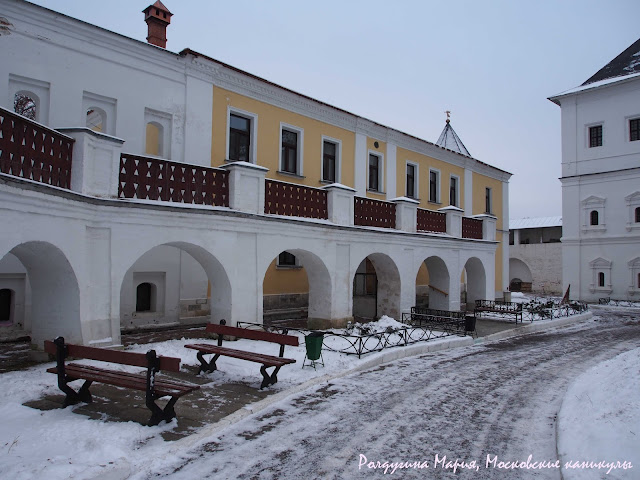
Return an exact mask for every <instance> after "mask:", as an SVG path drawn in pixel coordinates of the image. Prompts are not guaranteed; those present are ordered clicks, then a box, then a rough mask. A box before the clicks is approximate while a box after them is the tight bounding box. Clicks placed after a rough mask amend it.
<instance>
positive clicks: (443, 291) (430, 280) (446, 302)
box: [416, 256, 451, 310]
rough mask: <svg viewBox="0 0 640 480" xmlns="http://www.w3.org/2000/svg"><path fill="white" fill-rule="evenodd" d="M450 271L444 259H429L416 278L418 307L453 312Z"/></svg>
mask: <svg viewBox="0 0 640 480" xmlns="http://www.w3.org/2000/svg"><path fill="white" fill-rule="evenodd" d="M450 281H451V279H450V276H449V269H448V268H447V265H446V263H445V262H444V260H442V258H440V257H437V256H431V257H428V258H427V259H426V260H425V261H424V262H422V264H421V265H420V269H419V270H418V275H417V276H416V305H418V306H424V307H429V308H432V309H436V310H451V308H450V302H451V298H450V296H449V290H450V289H451V284H450Z"/></svg>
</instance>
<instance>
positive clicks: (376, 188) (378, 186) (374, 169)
mask: <svg viewBox="0 0 640 480" xmlns="http://www.w3.org/2000/svg"><path fill="white" fill-rule="evenodd" d="M383 169H384V165H383V158H382V155H381V154H379V153H375V152H371V151H369V171H368V186H369V190H371V191H372V192H379V193H381V192H382V190H383V187H382V186H383V176H382V172H383Z"/></svg>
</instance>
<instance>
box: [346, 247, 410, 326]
mask: <svg viewBox="0 0 640 480" xmlns="http://www.w3.org/2000/svg"><path fill="white" fill-rule="evenodd" d="M367 259H368V260H369V261H370V262H371V264H372V265H373V268H374V269H375V273H376V279H377V288H376V318H380V317H381V316H382V315H387V316H389V317H392V318H395V319H396V320H398V321H400V320H401V319H402V313H401V312H402V310H401V290H402V284H401V277H400V270H399V269H398V266H397V264H396V262H395V261H394V260H393V259H392V258H391V257H390V256H389V255H387V254H385V253H380V252H375V253H370V254H369V255H367V256H366V257H364V258H362V260H361V261H360V262H359V263H358V264H356V265H355V269H354V270H353V271H352V275H351V279H352V283H353V281H355V276H356V273H357V271H358V268H362V267H361V265H362V263H363V262H365V261H366V260H367ZM352 298H353V296H352ZM352 314H353V304H352Z"/></svg>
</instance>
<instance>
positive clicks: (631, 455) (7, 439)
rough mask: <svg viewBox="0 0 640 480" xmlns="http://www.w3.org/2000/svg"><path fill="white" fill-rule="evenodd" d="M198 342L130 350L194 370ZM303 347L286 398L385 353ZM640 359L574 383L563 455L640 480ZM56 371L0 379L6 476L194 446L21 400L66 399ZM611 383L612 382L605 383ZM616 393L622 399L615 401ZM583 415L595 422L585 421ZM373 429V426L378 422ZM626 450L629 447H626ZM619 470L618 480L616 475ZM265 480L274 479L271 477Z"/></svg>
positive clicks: (124, 466)
mask: <svg viewBox="0 0 640 480" xmlns="http://www.w3.org/2000/svg"><path fill="white" fill-rule="evenodd" d="M636 312H637V311H636ZM631 315H632V316H635V318H636V319H637V318H638V316H639V314H638V313H632V314H631ZM579 328H583V327H579ZM584 328H586V327H584ZM449 341H451V339H448V338H444V339H438V340H434V341H432V342H429V343H436V342H440V343H443V342H449ZM193 342H194V340H193V339H189V340H185V339H182V340H171V341H167V342H161V343H158V344H145V345H135V346H132V347H130V350H131V351H138V352H145V351H147V350H148V349H150V348H155V349H156V350H157V351H158V353H159V354H161V355H166V356H177V357H180V358H181V359H182V362H183V364H187V365H196V364H197V360H196V358H195V352H193V351H190V350H188V349H185V348H184V345H185V344H187V343H193ZM240 342H242V343H240ZM260 344H261V342H250V341H243V340H240V341H239V343H238V344H236V345H237V348H242V349H245V348H246V349H250V348H258V349H259V350H260V351H265V350H264V347H262V346H261V345H260ZM301 344H302V346H301V347H298V348H289V347H288V348H287V350H286V352H285V353H286V356H291V357H292V358H295V359H296V360H298V363H296V364H295V365H293V366H291V368H283V369H282V370H281V372H280V374H279V375H278V379H279V382H278V384H276V385H275V386H274V387H275V388H276V389H278V390H280V391H281V392H286V390H288V389H291V388H294V387H296V386H298V385H300V384H302V383H304V382H307V381H309V380H310V379H311V378H312V377H324V376H332V375H335V374H339V373H344V372H345V371H348V370H355V369H358V368H359V367H361V366H362V365H364V364H365V363H369V362H371V361H372V359H375V358H376V357H382V356H383V355H385V352H380V353H373V354H369V355H366V356H365V357H363V358H362V359H358V358H357V357H356V356H353V355H352V356H347V355H343V354H337V353H333V352H326V351H323V356H324V360H325V364H326V367H325V368H322V367H320V368H318V370H314V369H312V368H305V369H304V370H303V369H301V368H300V366H301V365H302V359H303V358H304V346H303V345H304V342H303V341H301ZM267 347H268V345H267ZM266 353H269V351H267V352H266ZM270 353H274V352H270ZM639 354H640V349H639V350H634V351H631V352H629V353H627V354H623V355H620V356H618V357H616V358H615V359H612V360H610V361H609V362H606V363H605V364H603V365H601V366H600V367H599V368H594V369H591V370H589V371H587V372H586V373H584V374H583V375H581V376H580V377H579V378H578V379H576V382H575V384H574V385H573V386H572V387H571V388H570V390H569V394H568V395H567V397H565V400H564V403H563V407H562V411H561V412H560V424H559V428H558V432H559V434H560V441H559V452H560V454H561V458H563V457H566V458H571V459H573V460H576V459H584V460H594V461H598V460H600V459H606V460H611V459H614V458H615V459H620V460H621V461H627V462H631V463H632V464H633V466H634V468H633V469H632V470H622V469H620V470H616V471H615V472H612V473H611V474H610V476H611V478H638V476H637V473H638V468H640V467H639V466H637V465H638V464H639V463H640V458H638V451H640V449H639V448H638V445H640V442H638V440H637V439H638V435H640V431H638V430H640V428H637V427H638V426H640V406H639V404H638V402H637V394H638V391H639V390H640V389H639V388H638V379H639V378H640V361H639V360H638V356H639ZM49 366H50V365H39V366H36V367H33V368H30V369H27V370H22V371H16V372H9V373H5V374H2V375H0V419H2V420H1V421H2V428H1V429H0V451H1V452H2V455H0V478H3V479H4V478H8V479H32V478H48V479H53V480H55V479H66V478H74V479H90V478H105V479H108V478H127V477H128V476H129V475H133V474H136V472H138V476H139V475H140V473H141V472H139V470H138V466H140V467H141V466H142V465H145V466H146V468H147V469H148V468H149V466H150V465H154V464H156V463H157V464H163V463H167V462H168V461H169V460H171V459H172V458H178V457H180V455H181V454H182V453H181V451H179V448H184V447H178V444H180V445H181V446H189V445H190V444H189V442H188V441H186V442H185V441H180V442H174V446H173V447H172V446H171V444H169V445H168V444H167V442H165V441H164V440H163V439H162V437H161V436H160V434H161V433H162V432H166V431H171V430H172V429H174V428H176V426H177V422H179V419H178V420H177V421H176V420H174V421H173V422H171V423H169V424H162V425H160V426H157V427H146V426H142V425H140V424H138V423H134V422H128V423H122V422H109V421H105V419H102V420H91V419H88V418H87V417H85V416H82V415H78V414H74V413H73V410H74V407H73V406H72V407H68V408H66V409H54V410H49V411H41V410H37V409H33V408H29V407H26V406H24V405H23V403H25V402H28V401H33V400H37V399H40V398H42V397H43V396H45V395H53V394H59V391H58V389H57V386H56V384H55V377H54V376H53V375H51V374H48V373H46V372H45V370H46V368H47V367H49ZM210 375H211V379H212V385H213V388H215V385H216V384H219V383H224V382H225V381H229V380H230V379H234V380H238V379H244V380H246V381H247V382H250V383H252V384H256V385H258V384H259V380H260V379H259V378H256V377H257V374H256V368H255V365H252V364H250V363H249V362H244V361H241V360H235V359H230V358H225V359H224V370H223V371H217V372H214V373H213V374H210ZM352 378H354V379H355V378H357V377H352ZM604 378H606V381H603V379H604ZM510 388H514V389H517V388H518V386H517V385H513V386H512V387H510ZM614 388H615V391H616V394H615V395H611V391H612V389H614ZM391 393H392V392H390V394H391ZM585 399H586V401H585ZM327 401H330V402H342V403H343V404H344V408H349V407H348V406H349V402H350V399H349V398H348V397H345V396H342V395H335V396H333V397H332V398H330V399H328V400H327ZM287 402H288V400H286V399H285V400H281V401H280V402H279V403H278V405H282V407H281V408H282V409H287V406H286V405H287ZM585 402H586V403H585ZM590 402H592V403H594V404H596V403H597V404H598V407H599V408H598V409H597V410H595V409H593V410H592V411H591V412H589V409H588V408H586V404H587V403H588V404H590ZM585 415H590V416H589V417H588V418H585ZM255 416H259V413H257V414H255V415H253V417H255ZM603 424H604V426H603ZM634 426H635V427H634ZM276 428H277V427H276ZM372 428H375V425H373V424H372ZM221 431H224V429H223V430H219V431H216V433H215V434H212V435H213V436H212V440H211V441H212V442H214V444H215V439H216V438H217V437H218V435H221ZM285 435H286V432H285ZM612 439H614V441H612ZM183 440H187V439H183ZM200 441H202V438H200ZM246 442H251V438H247V439H246ZM205 443H206V442H205ZM608 444H613V445H614V448H616V449H617V450H616V452H617V453H616V452H613V451H611V450H610V448H611V447H607V445H608ZM621 444H624V445H625V448H628V450H621V449H620V446H621ZM634 448H635V450H634ZM212 452H213V453H210V455H211V456H214V455H215V453H214V452H215V445H214V447H212ZM267 454H268V452H267ZM585 471H586V470H577V469H576V470H574V471H573V472H572V473H574V476H573V477H570V476H566V477H565V478H568V479H569V478H587V477H585V476H583V475H584V474H585ZM592 473H595V475H596V476H594V477H593V478H602V472H601V471H600V472H599V473H598V472H595V471H593V470H592ZM614 474H615V475H617V476H615V477H614V476H613V475H614ZM597 475H600V476H597ZM141 478H142V477H141ZM264 478H272V477H269V476H268V475H266V476H265V477H264ZM501 478H508V477H506V476H502V477H501ZM514 478H515V477H514Z"/></svg>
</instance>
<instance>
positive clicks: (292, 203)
mask: <svg viewBox="0 0 640 480" xmlns="http://www.w3.org/2000/svg"><path fill="white" fill-rule="evenodd" d="M264 188H265V198H264V213H268V214H272V215H286V216H291V217H305V218H321V219H327V218H328V216H329V215H328V210H327V192H326V190H321V189H319V188H313V187H306V186H304V185H297V184H295V183H287V182H279V181H277V180H270V179H266V180H265V185H264Z"/></svg>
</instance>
